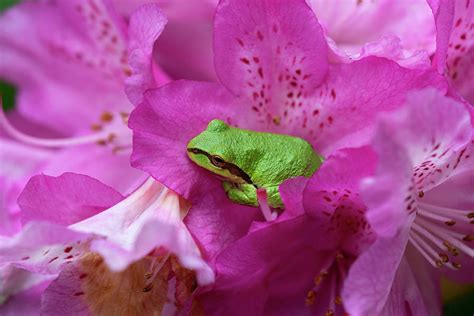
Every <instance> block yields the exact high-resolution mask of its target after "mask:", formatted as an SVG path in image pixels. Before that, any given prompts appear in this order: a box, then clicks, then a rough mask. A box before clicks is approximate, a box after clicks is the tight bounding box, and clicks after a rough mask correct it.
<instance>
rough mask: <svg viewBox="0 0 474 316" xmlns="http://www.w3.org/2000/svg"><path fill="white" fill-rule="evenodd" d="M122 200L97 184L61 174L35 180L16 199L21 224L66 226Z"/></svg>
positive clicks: (109, 189) (77, 176) (87, 177)
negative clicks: (52, 223)
mask: <svg viewBox="0 0 474 316" xmlns="http://www.w3.org/2000/svg"><path fill="white" fill-rule="evenodd" d="M122 199H123V196H122V195H121V194H120V193H118V192H117V191H115V190H114V189H112V188H110V187H108V186H106V185H104V184H102V183H101V182H99V181H98V180H96V179H94V178H91V177H89V176H85V175H79V174H74V173H64V174H63V175H61V176H59V177H49V176H44V175H41V176H35V177H33V178H31V179H30V181H29V182H28V183H27V185H26V187H25V189H24V190H23V192H22V193H21V195H20V196H19V198H18V204H19V205H20V207H21V209H22V217H23V222H24V223H27V222H29V221H33V220H36V221H50V222H54V223H56V224H60V225H64V226H68V225H71V224H74V223H76V222H79V221H82V220H84V219H86V218H89V217H91V216H94V215H96V214H98V213H100V212H102V211H103V210H105V209H107V208H109V207H111V206H112V205H114V204H117V203H118V202H120V201H121V200H122Z"/></svg>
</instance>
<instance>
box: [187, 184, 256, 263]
mask: <svg viewBox="0 0 474 316" xmlns="http://www.w3.org/2000/svg"><path fill="white" fill-rule="evenodd" d="M262 220H263V218H262V214H261V212H260V210H259V209H258V208H254V207H248V206H243V205H240V204H236V203H234V202H231V201H230V200H229V198H228V197H227V196H226V194H225V192H224V190H223V189H222V186H220V185H219V186H218V187H212V190H209V192H208V193H206V194H205V196H204V197H202V198H201V199H200V201H199V202H198V203H197V204H195V205H193V206H192V208H191V209H190V211H189V214H188V215H187V216H186V218H185V220H184V221H185V223H186V226H187V227H188V228H189V230H190V232H191V234H192V235H193V236H194V237H195V238H196V240H197V242H198V244H199V245H200V246H201V248H202V250H203V256H204V257H205V258H208V259H209V261H212V260H213V259H214V258H215V256H216V255H217V254H218V253H219V252H220V251H221V250H222V249H224V248H225V247H226V246H228V245H229V244H231V243H232V242H234V241H236V240H238V239H239V238H241V237H243V236H245V235H246V234H247V233H248V231H249V228H250V225H251V224H252V222H253V221H262Z"/></svg>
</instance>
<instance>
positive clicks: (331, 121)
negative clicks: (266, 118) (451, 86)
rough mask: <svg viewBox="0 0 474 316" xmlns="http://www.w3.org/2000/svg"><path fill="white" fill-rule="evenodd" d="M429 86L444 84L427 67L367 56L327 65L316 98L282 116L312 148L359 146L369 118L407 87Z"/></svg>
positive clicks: (367, 134)
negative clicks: (410, 66)
mask: <svg viewBox="0 0 474 316" xmlns="http://www.w3.org/2000/svg"><path fill="white" fill-rule="evenodd" d="M429 86H434V87H437V88H439V89H440V90H441V91H443V90H444V89H445V88H446V84H445V82H444V80H443V78H442V77H440V76H438V75H437V74H436V73H435V72H433V71H429V70H428V71H424V70H410V69H406V68H402V67H400V66H399V65H397V64H396V63H394V62H392V61H389V60H387V59H384V58H377V57H367V58H364V59H362V60H360V61H356V62H353V63H351V64H349V65H340V66H335V67H334V68H332V69H331V72H330V76H329V78H328V80H327V85H324V86H323V87H320V88H319V90H318V92H317V94H318V95H319V97H317V98H314V99H310V100H303V102H304V103H303V104H302V108H301V109H298V108H296V109H291V108H290V109H289V110H288V119H293V123H292V129H293V130H294V132H293V133H294V134H296V135H308V134H309V137H308V136H307V137H306V138H307V139H308V140H310V141H311V143H312V144H313V146H314V147H315V148H316V150H318V151H319V152H320V153H322V154H323V155H328V154H329V153H331V152H334V151H335V150H336V149H338V148H344V147H356V146H362V145H365V144H366V143H367V141H368V140H369V139H370V138H371V135H372V133H373V127H374V124H370V123H369V122H374V121H375V118H376V117H377V115H378V114H379V113H381V112H388V111H393V110H394V109H396V108H398V107H399V106H400V105H402V104H403V102H404V100H405V96H406V93H407V92H408V91H410V90H417V89H421V88H424V87H429ZM295 119H296V120H295ZM284 124H285V120H282V125H284Z"/></svg>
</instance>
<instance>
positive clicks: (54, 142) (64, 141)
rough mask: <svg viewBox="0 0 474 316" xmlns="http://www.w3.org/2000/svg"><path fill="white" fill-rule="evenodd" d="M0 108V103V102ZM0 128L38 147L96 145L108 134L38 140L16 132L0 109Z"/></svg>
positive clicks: (21, 140)
mask: <svg viewBox="0 0 474 316" xmlns="http://www.w3.org/2000/svg"><path fill="white" fill-rule="evenodd" d="M0 106H1V102H0ZM0 126H2V127H3V129H4V130H5V132H7V134H8V135H10V136H11V137H12V138H14V139H16V140H18V141H20V142H22V143H25V144H28V145H32V146H40V147H67V146H77V145H83V144H91V143H96V142H98V141H100V140H103V139H104V138H106V137H107V135H108V132H105V131H104V132H100V133H95V134H92V135H86V136H78V137H70V138H56V139H48V138H39V137H34V136H30V135H26V134H24V133H23V132H21V131H19V130H17V129H16V128H15V127H14V126H13V125H11V123H10V122H9V121H8V119H7V117H6V116H5V113H4V112H3V109H0Z"/></svg>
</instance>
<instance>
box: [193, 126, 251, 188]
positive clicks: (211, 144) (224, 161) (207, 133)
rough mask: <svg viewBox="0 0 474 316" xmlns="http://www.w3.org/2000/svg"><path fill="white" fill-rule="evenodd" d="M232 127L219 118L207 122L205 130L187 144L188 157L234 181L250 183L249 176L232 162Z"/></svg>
mask: <svg viewBox="0 0 474 316" xmlns="http://www.w3.org/2000/svg"><path fill="white" fill-rule="evenodd" d="M231 143H232V128H231V127H230V126H229V125H227V124H226V123H225V122H223V121H221V120H217V119H215V120H212V121H211V122H209V124H208V126H207V128H206V130H204V131H203V132H202V133H200V134H199V135H197V136H196V137H194V138H193V139H191V140H190V141H189V143H188V145H187V153H188V156H189V158H190V159H191V160H192V161H193V162H195V163H196V164H197V165H199V166H201V167H203V168H205V169H207V170H209V171H211V172H213V173H215V174H217V175H219V176H221V177H223V178H225V179H227V180H228V181H231V182H234V183H251V180H250V177H249V176H248V175H247V174H246V173H245V172H244V171H242V170H241V169H240V168H239V167H238V166H236V165H235V164H234V157H235V155H234V154H233V150H232V146H231V145H232V144H231Z"/></svg>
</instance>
